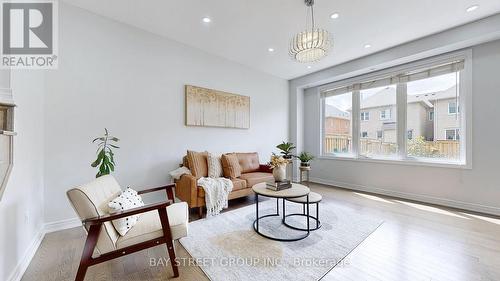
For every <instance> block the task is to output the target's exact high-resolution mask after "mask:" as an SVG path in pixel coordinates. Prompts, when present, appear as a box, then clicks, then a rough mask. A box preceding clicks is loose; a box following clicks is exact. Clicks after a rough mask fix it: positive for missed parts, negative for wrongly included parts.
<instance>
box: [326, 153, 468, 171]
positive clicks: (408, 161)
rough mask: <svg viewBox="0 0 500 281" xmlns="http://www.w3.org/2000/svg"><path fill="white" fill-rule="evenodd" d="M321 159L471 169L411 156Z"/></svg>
mask: <svg viewBox="0 0 500 281" xmlns="http://www.w3.org/2000/svg"><path fill="white" fill-rule="evenodd" d="M318 159H321V160H340V161H353V162H364V163H379V164H392V165H409V166H427V167H439V168H452V169H468V170H470V169H472V165H470V164H466V163H463V162H459V161H456V162H452V161H447V162H444V161H439V160H433V159H423V158H413V159H397V158H356V157H355V156H354V155H321V156H319V157H318Z"/></svg>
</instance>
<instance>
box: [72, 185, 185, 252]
mask: <svg viewBox="0 0 500 281" xmlns="http://www.w3.org/2000/svg"><path fill="white" fill-rule="evenodd" d="M121 191H122V190H121V188H120V186H119V184H118V183H117V182H116V180H115V178H114V177H113V176H111V175H107V176H102V177H99V178H97V179H95V180H94V181H92V182H91V183H88V184H84V185H82V186H79V187H76V188H73V189H71V190H69V191H68V192H67V196H68V198H69V201H70V203H71V205H72V206H73V208H74V209H75V211H76V213H77V214H78V216H79V217H80V219H81V220H82V221H83V220H85V219H89V218H94V217H97V216H102V215H106V214H108V213H109V207H108V203H109V202H110V201H111V200H113V199H114V198H116V197H117V196H118V195H119V194H120V192H121ZM167 215H168V220H169V224H170V230H171V232H172V239H173V240H177V239H179V238H181V237H184V236H187V233H188V218H189V216H188V206H187V204H186V203H185V202H181V203H174V204H172V205H170V206H168V207H167ZM84 227H85V228H86V230H87V231H88V228H87V227H86V226H84ZM162 236H163V232H162V227H161V223H160V218H159V215H158V212H157V211H150V212H146V213H143V214H141V216H140V217H139V220H138V222H137V224H136V225H135V226H134V227H132V228H131V229H130V230H129V231H128V232H127V233H126V234H125V235H124V236H120V234H119V233H118V232H117V231H116V229H115V228H114V227H113V225H112V224H111V222H105V223H104V224H103V226H102V228H101V232H100V233H99V238H98V240H97V245H96V249H97V250H98V253H99V254H104V253H108V252H111V251H114V250H116V249H119V248H124V247H127V246H131V245H134V244H138V243H141V242H144V241H148V240H151V239H154V238H158V237H162Z"/></svg>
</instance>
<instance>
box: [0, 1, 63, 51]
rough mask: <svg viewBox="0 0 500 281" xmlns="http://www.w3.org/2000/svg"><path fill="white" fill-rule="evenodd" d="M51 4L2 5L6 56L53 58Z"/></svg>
mask: <svg viewBox="0 0 500 281" xmlns="http://www.w3.org/2000/svg"><path fill="white" fill-rule="evenodd" d="M52 5H53V4H52V3H50V2H49V3H47V2H33V3H2V18H3V22H2V25H3V26H2V37H3V38H2V39H3V40H2V41H3V46H2V47H3V54H4V55H13V54H23V55H25V54H51V53H52V47H53V28H52V16H53V15H52Z"/></svg>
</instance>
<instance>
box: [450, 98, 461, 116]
mask: <svg viewBox="0 0 500 281" xmlns="http://www.w3.org/2000/svg"><path fill="white" fill-rule="evenodd" d="M452 103H454V104H455V112H450V108H451V107H450V104H452ZM457 113H460V110H459V109H458V105H457V102H456V101H449V102H448V115H455V114H457Z"/></svg>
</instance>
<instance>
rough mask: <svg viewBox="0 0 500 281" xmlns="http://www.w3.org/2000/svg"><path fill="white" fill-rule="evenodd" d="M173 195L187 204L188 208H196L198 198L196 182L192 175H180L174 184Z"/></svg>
mask: <svg viewBox="0 0 500 281" xmlns="http://www.w3.org/2000/svg"><path fill="white" fill-rule="evenodd" d="M175 195H176V196H177V198H179V199H181V200H182V201H184V202H186V203H188V205H189V208H193V207H198V206H196V202H197V196H198V181H197V180H196V178H195V177H194V176H193V175H182V176H181V178H180V179H179V180H178V181H177V182H176V183H175Z"/></svg>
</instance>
